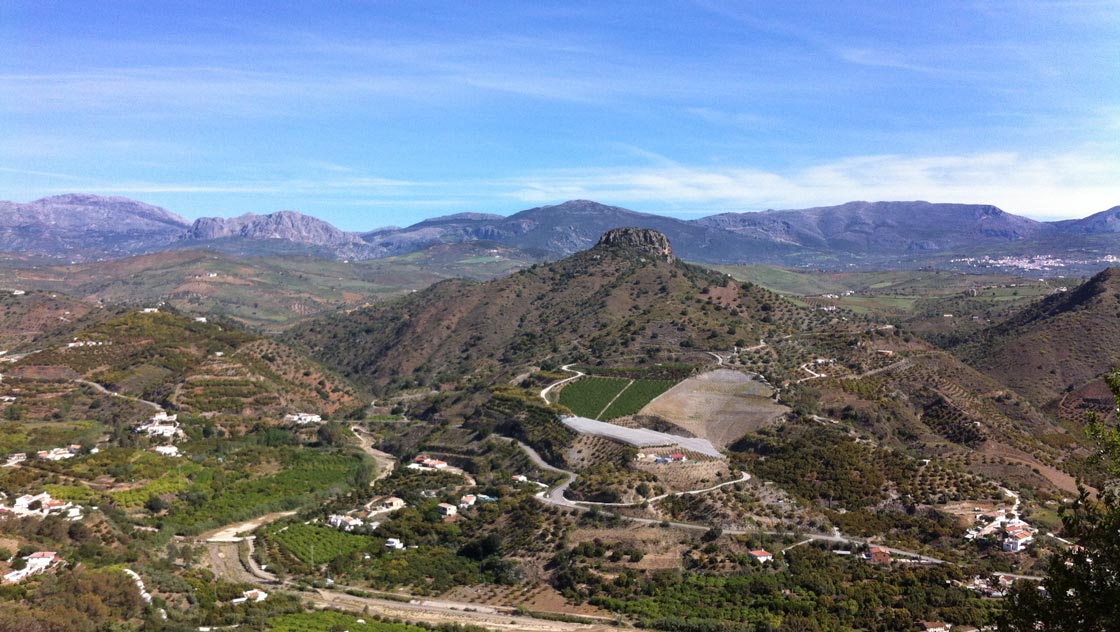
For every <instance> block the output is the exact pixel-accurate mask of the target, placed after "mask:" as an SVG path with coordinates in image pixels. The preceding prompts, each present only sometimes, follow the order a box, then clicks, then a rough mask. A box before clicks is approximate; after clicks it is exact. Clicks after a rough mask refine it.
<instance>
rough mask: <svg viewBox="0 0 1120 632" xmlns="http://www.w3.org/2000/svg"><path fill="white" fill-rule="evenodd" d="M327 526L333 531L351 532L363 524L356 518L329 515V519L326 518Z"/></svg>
mask: <svg viewBox="0 0 1120 632" xmlns="http://www.w3.org/2000/svg"><path fill="white" fill-rule="evenodd" d="M327 524H329V525H330V526H332V527H334V528H335V529H342V530H343V531H353V530H354V529H358V528H361V527H363V526H364V525H365V523H364V522H362V521H361V520H360V519H358V518H354V517H351V516H346V515H342V514H331V515H330V517H329V518H327Z"/></svg>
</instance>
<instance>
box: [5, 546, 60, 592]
mask: <svg viewBox="0 0 1120 632" xmlns="http://www.w3.org/2000/svg"><path fill="white" fill-rule="evenodd" d="M23 559H24V561H25V562H27V566H24V567H23V568H21V569H19V570H18V571H12V572H10V573H8V574H6V575H4V583H5V584H18V583H20V582H22V581H23V580H25V579H27V578H28V577H31V576H32V575H38V574H40V573H44V572H46V571H47V570H49V569H51V568H54V567H55V566H58V565H59V564H61V563H62V558H61V557H59V556H58V554H57V553H55V552H54V551H37V552H35V553H32V554H31V555H28V556H27V557H25V558H23Z"/></svg>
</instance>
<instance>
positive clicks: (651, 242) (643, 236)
mask: <svg viewBox="0 0 1120 632" xmlns="http://www.w3.org/2000/svg"><path fill="white" fill-rule="evenodd" d="M598 247H601V248H612V249H623V248H624V249H628V250H633V251H635V252H638V253H640V254H642V255H646V256H649V257H652V258H654V259H664V260H665V261H672V260H673V246H672V245H671V244H670V243H669V238H668V237H666V236H665V235H663V234H662V233H659V232H657V231H656V230H651V229H649V228H633V227H626V228H614V229H611V230H608V231H607V232H605V233H603V236H602V237H600V238H599V243H598Z"/></svg>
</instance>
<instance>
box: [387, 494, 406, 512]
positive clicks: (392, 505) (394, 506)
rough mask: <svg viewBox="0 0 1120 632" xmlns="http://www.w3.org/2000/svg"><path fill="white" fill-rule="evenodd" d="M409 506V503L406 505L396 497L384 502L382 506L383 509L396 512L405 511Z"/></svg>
mask: <svg viewBox="0 0 1120 632" xmlns="http://www.w3.org/2000/svg"><path fill="white" fill-rule="evenodd" d="M407 506H408V503H406V502H405V501H404V500H403V499H401V498H397V497H396V496H390V497H388V498H386V499H385V502H383V503H382V504H381V507H382V508H383V509H388V510H389V511H396V510H398V509H404V508H405V507H407Z"/></svg>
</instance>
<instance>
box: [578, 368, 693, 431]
mask: <svg viewBox="0 0 1120 632" xmlns="http://www.w3.org/2000/svg"><path fill="white" fill-rule="evenodd" d="M675 383H676V382H674V381H673V380H628V379H625V378H613V377H586V378H583V379H581V380H576V381H575V382H572V383H571V384H568V385H566V386H565V387H564V388H563V390H561V391H560V404H562V405H564V406H566V407H568V408H569V409H570V410H571V411H572V412H573V413H575V414H576V415H579V416H580V417H587V418H588V419H599V420H601V421H607V420H610V419H615V418H617V417H625V416H627V415H633V414H634V413H637V412H638V411H639V410H641V409H642V408H643V407H644V406H645V405H646V404H648V403H650V402H651V401H653V400H654V398H656V397H657V396H658V395H660V394H662V393H664V392H665V391H667V390H669V389H670V388H672V387H673V385H674V384H675Z"/></svg>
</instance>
